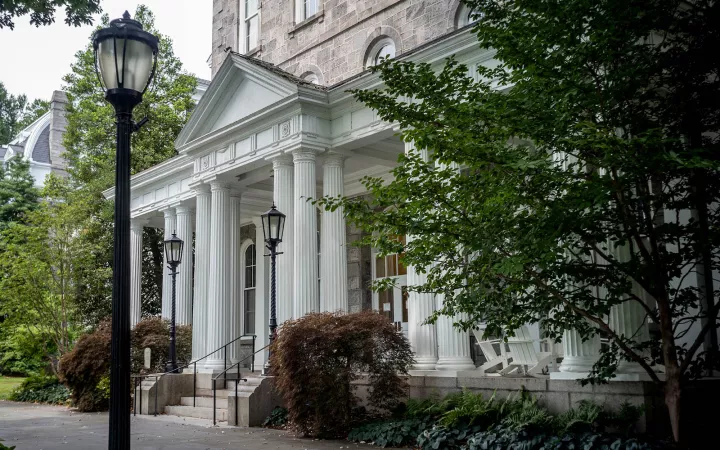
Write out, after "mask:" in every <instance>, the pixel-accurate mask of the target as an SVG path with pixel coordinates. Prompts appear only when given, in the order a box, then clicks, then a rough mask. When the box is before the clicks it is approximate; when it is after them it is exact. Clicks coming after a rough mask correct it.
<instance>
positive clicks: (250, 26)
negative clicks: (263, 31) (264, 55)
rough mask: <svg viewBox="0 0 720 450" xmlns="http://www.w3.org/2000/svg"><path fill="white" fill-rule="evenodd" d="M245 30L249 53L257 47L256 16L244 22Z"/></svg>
mask: <svg viewBox="0 0 720 450" xmlns="http://www.w3.org/2000/svg"><path fill="white" fill-rule="evenodd" d="M245 29H246V30H247V42H246V44H247V51H250V50H252V49H254V48H255V47H257V35H258V16H257V15H256V16H253V17H252V18H250V19H248V20H246V21H245Z"/></svg>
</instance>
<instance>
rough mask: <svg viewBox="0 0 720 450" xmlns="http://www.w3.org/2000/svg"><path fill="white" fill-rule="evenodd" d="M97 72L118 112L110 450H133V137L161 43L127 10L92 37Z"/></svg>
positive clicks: (106, 97)
mask: <svg viewBox="0 0 720 450" xmlns="http://www.w3.org/2000/svg"><path fill="white" fill-rule="evenodd" d="M92 42H93V49H94V51H95V70H96V72H97V75H98V80H99V81H100V84H101V85H102V86H103V87H104V88H105V100H107V101H108V102H109V103H110V104H112V105H113V107H114V108H115V119H116V131H117V136H116V153H115V229H114V236H113V239H114V243H113V290H112V335H111V339H110V342H111V344H110V420H109V422H110V430H109V432H110V436H109V440H108V448H109V449H111V450H129V449H130V136H131V135H132V133H133V131H135V130H137V129H139V128H140V126H142V124H143V123H144V122H145V121H146V119H143V120H142V121H141V122H140V123H137V124H136V123H134V122H133V120H132V112H133V109H134V108H135V106H137V105H138V104H140V102H141V101H142V96H143V93H145V90H146V89H147V87H148V86H149V85H150V81H151V80H152V78H153V76H154V73H155V64H157V51H158V38H157V37H156V36H153V35H152V34H150V33H148V32H146V31H144V30H143V27H142V25H141V24H140V23H139V22H138V21H136V20H132V19H131V18H130V14H128V12H127V11H125V14H123V17H122V18H121V19H115V20H113V21H112V22H110V24H109V26H108V27H106V28H102V29H100V30H97V31H96V32H95V34H94V35H93V38H92Z"/></svg>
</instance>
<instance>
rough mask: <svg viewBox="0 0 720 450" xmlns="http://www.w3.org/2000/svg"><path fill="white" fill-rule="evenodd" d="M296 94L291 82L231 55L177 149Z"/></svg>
mask: <svg viewBox="0 0 720 450" xmlns="http://www.w3.org/2000/svg"><path fill="white" fill-rule="evenodd" d="M296 93H297V85H296V84H295V83H293V82H292V81H290V80H288V79H286V78H284V77H282V76H280V75H278V74H277V73H275V72H273V71H271V70H268V69H266V68H264V67H262V66H259V65H257V64H254V63H252V62H250V61H248V60H247V59H245V58H243V57H241V56H239V55H235V54H233V55H230V56H228V57H227V58H226V59H225V62H224V63H223V65H222V67H221V68H220V70H219V71H218V73H217V74H216V75H215V77H214V78H213V80H212V81H211V83H210V86H209V87H208V89H207V91H206V92H205V95H203V97H202V98H201V99H200V102H199V103H198V105H197V106H196V108H195V111H194V112H193V114H192V116H191V117H190V120H189V121H188V123H187V124H185V127H183V129H182V131H181V132H180V134H179V135H178V138H177V140H176V141H175V146H176V147H178V148H179V147H181V146H183V145H185V144H187V143H189V142H192V141H194V140H195V139H198V138H200V137H202V136H205V135H207V134H210V133H213V132H215V131H217V130H220V129H222V128H225V127H227V126H228V125H231V124H233V123H235V122H238V121H240V120H243V119H245V118H247V117H249V116H252V115H253V114H255V113H257V112H258V111H261V110H263V109H265V108H267V107H268V106H270V105H272V104H274V103H277V102H279V101H281V100H283V99H285V98H287V97H289V96H291V95H293V94H296Z"/></svg>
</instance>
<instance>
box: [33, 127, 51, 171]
mask: <svg viewBox="0 0 720 450" xmlns="http://www.w3.org/2000/svg"><path fill="white" fill-rule="evenodd" d="M32 159H33V161H35V162H40V163H47V164H49V163H50V124H48V125H47V126H46V127H45V129H44V130H42V133H40V136H38V140H37V142H36V143H35V147H34V148H33V152H32Z"/></svg>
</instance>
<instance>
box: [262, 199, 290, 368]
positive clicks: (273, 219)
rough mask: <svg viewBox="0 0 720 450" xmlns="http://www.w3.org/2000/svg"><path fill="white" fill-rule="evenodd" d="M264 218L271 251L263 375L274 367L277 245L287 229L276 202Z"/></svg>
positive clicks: (283, 215) (267, 245)
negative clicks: (267, 322)
mask: <svg viewBox="0 0 720 450" xmlns="http://www.w3.org/2000/svg"><path fill="white" fill-rule="evenodd" d="M260 217H261V218H262V225H263V235H264V237H265V247H266V248H267V249H268V250H269V251H270V255H265V256H270V349H271V350H270V351H268V360H267V362H266V363H265V367H264V369H263V375H265V376H270V375H272V367H271V364H270V356H271V353H272V344H273V343H274V342H275V336H276V334H277V306H276V301H277V282H276V277H277V273H276V270H275V261H276V259H277V255H279V253H278V251H277V246H278V244H279V243H281V242H282V237H283V230H284V229H285V214H283V213H281V212H280V211H278V210H277V208H275V204H273V205H272V208H270V209H269V210H268V211H267V212H266V213H265V214H262V215H261V216H260Z"/></svg>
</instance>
